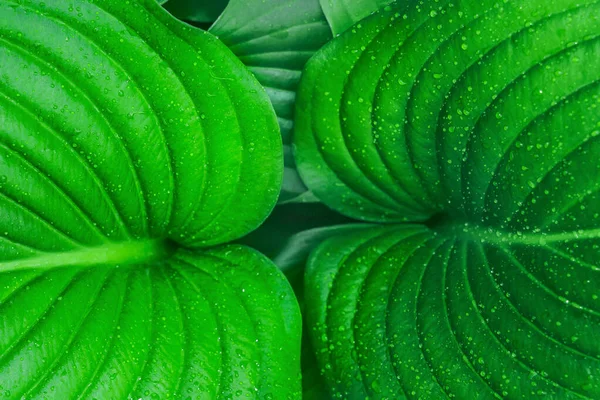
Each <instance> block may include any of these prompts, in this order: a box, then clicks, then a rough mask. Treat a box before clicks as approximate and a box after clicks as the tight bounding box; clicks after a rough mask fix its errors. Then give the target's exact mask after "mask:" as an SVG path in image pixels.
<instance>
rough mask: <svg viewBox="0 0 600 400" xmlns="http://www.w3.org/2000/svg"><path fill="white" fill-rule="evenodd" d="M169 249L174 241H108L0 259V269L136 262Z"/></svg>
mask: <svg viewBox="0 0 600 400" xmlns="http://www.w3.org/2000/svg"><path fill="white" fill-rule="evenodd" d="M172 251H173V245H172V244H171V243H170V242H168V241H165V240H144V241H136V242H126V243H110V244H106V245H102V246H98V247H88V248H83V249H80V250H73V251H66V252H60V253H40V254H39V255H36V256H33V257H30V258H24V259H19V260H12V261H5V262H0V273H2V272H12V271H22V270H27V269H36V270H49V269H53V268H60V267H73V266H79V267H88V266H92V265H112V266H117V265H129V264H138V263H143V262H149V261H156V260H160V259H163V258H165V257H167V256H168V255H169V254H171V253H172Z"/></svg>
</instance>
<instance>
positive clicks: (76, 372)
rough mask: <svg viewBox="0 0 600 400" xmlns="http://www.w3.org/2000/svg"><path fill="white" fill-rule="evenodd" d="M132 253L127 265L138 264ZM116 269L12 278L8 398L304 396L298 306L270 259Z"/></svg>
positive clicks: (226, 256)
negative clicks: (133, 261)
mask: <svg viewBox="0 0 600 400" xmlns="http://www.w3.org/2000/svg"><path fill="white" fill-rule="evenodd" d="M132 246H133V245H132V244H129V247H130V248H129V249H128V250H127V251H125V249H124V248H123V247H122V248H121V249H120V251H118V252H115V257H119V256H120V257H122V259H123V260H125V261H126V262H129V261H130V260H131V256H132V254H131V252H132V251H133V249H132ZM102 250H103V249H102V248H98V249H96V252H95V253H96V254H98V255H104V254H105V253H106V252H105V251H102ZM145 250H146V251H144V252H143V253H142V254H144V255H146V256H148V254H149V252H148V251H147V250H148V249H145ZM90 254H91V252H89V251H88V255H90ZM63 256H64V257H67V256H68V254H63ZM111 261H114V263H110V264H102V265H99V266H96V267H95V268H61V269H49V270H47V271H40V270H39V269H36V270H26V271H21V272H15V273H12V274H4V275H2V286H1V288H2V290H1V291H0V320H1V321H0V323H1V324H2V326H3V330H2V335H0V386H2V388H3V394H4V396H5V397H8V398H15V399H16V398H42V397H45V396H52V397H53V398H60V399H68V398H77V397H78V396H79V398H86V399H87V398H89V399H92V398H99V399H107V398H110V399H126V398H147V397H148V398H149V397H156V398H185V397H186V396H190V395H193V394H197V395H202V396H206V397H207V398H227V397H228V396H229V397H242V396H255V395H256V393H260V395H261V396H266V397H267V398H269V397H268V396H269V395H270V396H272V397H273V398H277V397H278V396H284V398H286V396H291V397H293V396H295V395H296V394H297V391H298V390H299V387H298V386H299V382H298V379H297V374H298V364H299V361H298V358H299V353H300V348H299V340H298V339H297V338H298V337H299V330H300V326H299V315H298V310H297V305H296V303H295V300H294V298H293V294H292V293H291V291H290V289H289V284H288V283H287V282H286V281H285V279H284V278H283V276H282V275H281V273H279V272H277V271H276V270H275V269H274V268H273V266H272V264H271V263H270V262H269V261H268V260H267V259H265V258H264V256H262V255H260V254H258V253H256V252H254V251H252V250H249V249H248V248H244V247H241V246H226V247H221V248H217V249H213V250H208V251H204V252H190V251H187V250H178V251H176V252H175V253H174V254H171V255H170V256H169V257H168V258H167V259H165V260H164V261H161V260H160V259H159V260H149V261H146V262H140V263H139V264H136V265H134V266H124V267H123V266H121V267H120V268H115V267H114V265H115V264H117V265H119V264H118V263H117V260H116V259H115V260H111ZM83 263H84V261H81V264H80V265H84V264H83ZM2 266H4V264H0V267H2ZM54 266H55V267H56V266H61V264H56V265H54ZM290 337H295V338H296V339H294V340H290ZM282 346H285V348H286V352H285V354H284V353H283V352H281V348H282Z"/></svg>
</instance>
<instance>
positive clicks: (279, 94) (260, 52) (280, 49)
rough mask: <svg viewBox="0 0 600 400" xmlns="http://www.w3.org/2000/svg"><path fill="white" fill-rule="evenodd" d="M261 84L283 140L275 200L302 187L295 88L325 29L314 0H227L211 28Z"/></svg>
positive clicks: (290, 196)
mask: <svg viewBox="0 0 600 400" xmlns="http://www.w3.org/2000/svg"><path fill="white" fill-rule="evenodd" d="M210 32H212V33H213V34H215V35H217V36H218V37H219V39H221V40H222V41H223V42H224V43H225V44H226V45H227V46H228V47H229V48H230V49H231V50H232V51H233V52H234V53H235V54H236V55H237V56H238V57H239V58H240V60H242V62H243V63H244V64H246V65H247V66H248V67H249V69H250V70H251V71H252V73H253V74H254V75H255V76H256V78H257V79H258V80H259V81H260V83H262V85H263V86H264V87H265V89H266V91H267V94H268V95H269V97H270V99H271V102H272V103H273V106H274V108H275V112H276V113H277V117H278V121H279V127H280V128H281V135H282V137H283V143H284V154H285V174H284V181H283V188H282V193H281V198H280V200H281V201H289V200H291V199H293V198H295V197H297V196H299V195H301V194H303V193H304V192H305V191H306V187H305V186H304V184H303V183H302V181H301V180H300V178H299V177H298V173H297V172H296V168H295V163H294V160H293V156H292V150H291V141H292V129H293V126H294V122H293V119H294V106H295V101H296V89H297V86H298V82H299V81H300V76H301V75H302V70H303V68H304V65H305V64H306V62H307V61H308V59H309V58H310V57H311V56H312V55H313V54H314V53H315V52H316V51H317V50H319V49H320V48H321V47H322V46H323V45H324V44H325V43H326V42H327V41H328V40H329V39H331V30H330V29H329V26H328V25H327V21H326V20H325V16H324V15H323V12H322V11H321V7H320V5H319V2H318V0H284V1H282V0H268V1H263V0H254V1H251V2H248V1H241V0H233V1H231V2H230V3H229V5H228V6H227V8H226V9H225V11H224V12H223V15H221V17H220V18H219V20H218V21H217V22H216V23H215V24H214V25H213V26H212V27H211V29H210Z"/></svg>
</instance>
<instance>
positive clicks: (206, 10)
mask: <svg viewBox="0 0 600 400" xmlns="http://www.w3.org/2000/svg"><path fill="white" fill-rule="evenodd" d="M228 3H229V0H166V1H165V2H164V4H163V7H165V9H167V10H168V11H169V12H170V13H171V14H173V15H174V16H175V17H177V18H179V19H184V20H186V21H191V22H199V23H207V24H212V23H213V22H215V21H216V20H217V18H219V16H220V15H221V13H222V12H223V10H224V9H225V7H227V4H228Z"/></svg>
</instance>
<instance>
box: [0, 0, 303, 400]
mask: <svg viewBox="0 0 600 400" xmlns="http://www.w3.org/2000/svg"><path fill="white" fill-rule="evenodd" d="M0 15H1V16H2V18H0V60H1V63H0V121H1V122H0V126H1V127H2V129H1V130H0V271H1V272H2V274H0V318H1V319H2V321H1V322H0V326H1V327H2V329H0V387H1V390H0V393H1V394H2V395H3V396H4V397H5V398H10V399H21V398H28V399H29V398H36V399H37V398H57V399H71V398H85V399H88V398H89V399H93V398H98V399H127V398H155V397H156V398H176V399H184V398H187V397H189V396H192V397H194V398H196V397H207V398H233V397H236V398H239V397H254V396H260V397H261V398H269V397H271V398H273V399H278V398H284V399H286V398H297V397H299V394H300V380H299V371H300V360H299V356H300V354H299V351H300V349H299V342H300V316H299V313H298V305H297V303H296V301H295V299H294V298H293V294H292V291H291V288H290V287H289V284H288V283H287V282H286V281H285V279H284V278H283V275H282V274H281V273H280V272H279V271H278V270H277V269H276V268H275V267H274V265H272V263H270V262H269V261H268V260H267V259H266V258H265V257H263V256H261V255H258V254H257V253H256V252H254V251H252V250H249V249H247V248H243V247H240V246H226V247H217V248H214V247H212V246H215V245H220V244H223V243H225V242H228V241H230V240H233V239H236V238H238V237H240V236H242V235H244V234H246V233H248V232H249V231H251V230H253V229H255V228H256V227H257V226H258V225H259V224H260V223H261V222H262V221H263V220H264V219H265V217H266V216H267V215H268V214H269V212H270V211H271V209H272V208H273V206H274V204H275V202H276V199H277V196H278V194H279V186H280V182H281V178H282V169H283V168H282V152H281V144H280V143H281V140H280V137H279V134H278V129H277V122H276V117H275V115H274V113H273V112H272V107H271V105H270V102H269V99H268V97H267V95H266V94H265V93H264V90H263V89H262V88H261V86H260V84H259V83H258V82H257V81H256V80H255V78H254V77H253V76H252V75H251V74H250V73H248V72H247V70H246V68H245V67H244V66H243V64H242V63H240V62H239V61H238V60H237V59H236V57H235V56H234V55H233V54H232V53H231V52H230V51H229V50H228V49H227V48H226V47H225V46H224V45H223V44H222V43H220V42H219V41H218V40H217V39H216V38H214V37H213V36H212V35H210V34H208V33H206V32H202V31H199V30H196V29H193V28H191V27H187V26H185V25H184V24H181V23H180V22H178V21H177V20H175V19H174V18H172V17H171V16H170V15H168V13H167V12H166V11H164V10H163V9H162V8H161V7H160V6H159V5H158V4H157V3H156V2H155V1H154V0H140V1H128V2H124V1H120V0H119V1H117V0H96V1H78V2H77V3H76V4H75V5H74V4H71V3H69V2H64V1H61V0H49V1H48V0H46V1H44V2H33V1H11V0H0ZM207 247H212V248H211V249H206V248H207ZM192 249H195V250H192Z"/></svg>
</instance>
